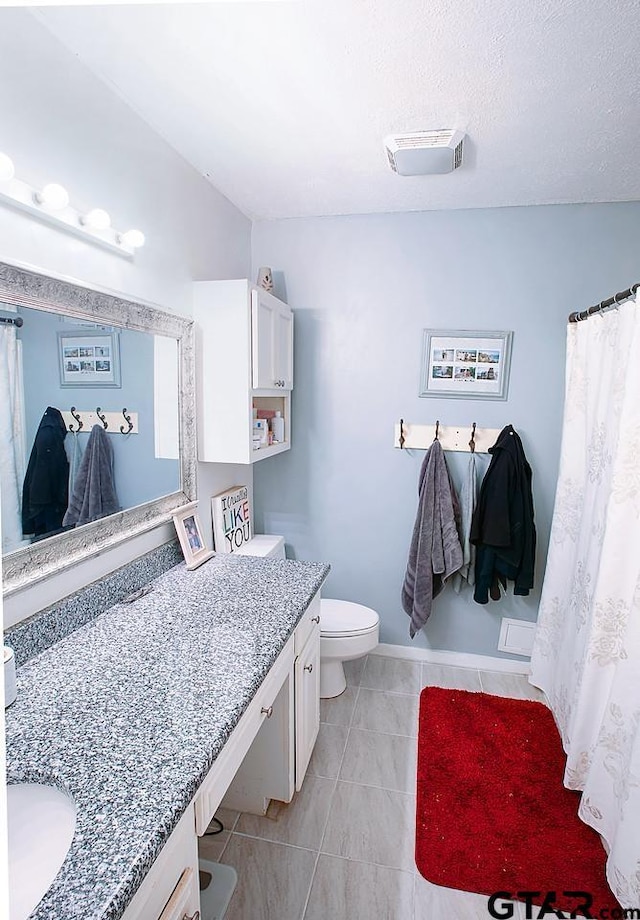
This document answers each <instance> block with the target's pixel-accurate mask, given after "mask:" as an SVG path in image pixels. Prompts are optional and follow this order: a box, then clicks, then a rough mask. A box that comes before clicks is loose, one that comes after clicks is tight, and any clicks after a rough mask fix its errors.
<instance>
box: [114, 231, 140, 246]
mask: <svg viewBox="0 0 640 920" xmlns="http://www.w3.org/2000/svg"><path fill="white" fill-rule="evenodd" d="M119 241H120V242H121V243H124V244H125V246H131V248H132V249H139V248H140V247H141V246H144V233H143V232H142V231H141V230H127V232H126V233H122V234H121V235H120V237H119Z"/></svg>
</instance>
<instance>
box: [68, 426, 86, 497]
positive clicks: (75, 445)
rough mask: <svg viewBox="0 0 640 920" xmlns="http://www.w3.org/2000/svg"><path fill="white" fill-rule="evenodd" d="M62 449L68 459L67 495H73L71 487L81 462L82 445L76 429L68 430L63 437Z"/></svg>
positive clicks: (74, 482)
mask: <svg viewBox="0 0 640 920" xmlns="http://www.w3.org/2000/svg"><path fill="white" fill-rule="evenodd" d="M64 449H65V451H66V453H67V460H68V461H69V495H73V487H74V485H75V484H76V476H77V475H78V470H79V469H80V463H81V462H82V447H81V446H80V439H79V435H78V432H77V431H70V432H69V434H68V435H67V437H66V438H65V439H64Z"/></svg>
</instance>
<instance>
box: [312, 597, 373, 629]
mask: <svg viewBox="0 0 640 920" xmlns="http://www.w3.org/2000/svg"><path fill="white" fill-rule="evenodd" d="M379 621H380V617H379V616H378V614H377V613H376V611H375V610H372V609H371V607H365V606H364V604H354V603H353V602H352V601H339V600H334V599H332V598H324V597H323V598H321V600H320V636H321V637H322V638H325V639H340V638H346V637H348V636H364V635H367V633H371V632H375V631H376V630H377V628H378V623H379Z"/></svg>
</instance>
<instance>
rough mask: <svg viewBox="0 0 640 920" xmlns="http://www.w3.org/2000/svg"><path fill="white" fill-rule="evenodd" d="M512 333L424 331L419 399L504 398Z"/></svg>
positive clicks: (505, 395) (464, 330)
mask: <svg viewBox="0 0 640 920" xmlns="http://www.w3.org/2000/svg"><path fill="white" fill-rule="evenodd" d="M512 340H513V332H512V331H493V330H475V329H425V330H424V331H423V338H422V362H421V367H420V389H419V393H418V395H419V396H441V397H454V398H458V399H502V400H505V399H506V398H507V393H508V389H509V373H510V370H511V345H512Z"/></svg>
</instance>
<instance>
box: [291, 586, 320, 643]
mask: <svg viewBox="0 0 640 920" xmlns="http://www.w3.org/2000/svg"><path fill="white" fill-rule="evenodd" d="M314 629H317V630H318V632H319V631H320V592H319V591H318V592H317V593H316V594H315V595H314V598H313V600H312V601H311V603H310V604H309V606H308V607H307V609H306V610H305V612H304V615H303V617H302V619H301V620H300V622H299V623H298V625H297V626H296V628H295V632H294V634H293V641H294V654H296V655H299V654H300V652H301V651H302V649H303V648H304V647H305V645H306V644H307V641H308V639H309V636H310V635H311V633H312V632H313V630H314Z"/></svg>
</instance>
